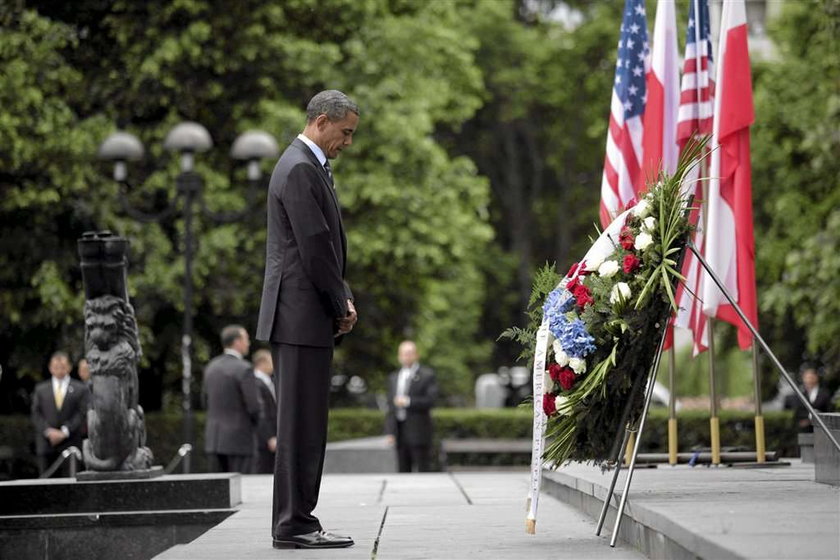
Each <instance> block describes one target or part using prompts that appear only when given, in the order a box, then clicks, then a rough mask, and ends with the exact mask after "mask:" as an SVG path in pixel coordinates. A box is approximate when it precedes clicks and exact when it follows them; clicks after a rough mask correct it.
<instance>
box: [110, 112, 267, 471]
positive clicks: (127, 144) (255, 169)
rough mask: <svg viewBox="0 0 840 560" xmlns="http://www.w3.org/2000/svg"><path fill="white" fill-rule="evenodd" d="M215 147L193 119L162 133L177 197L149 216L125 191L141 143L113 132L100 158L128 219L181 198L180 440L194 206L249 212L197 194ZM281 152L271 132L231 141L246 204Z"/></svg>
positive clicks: (170, 208)
mask: <svg viewBox="0 0 840 560" xmlns="http://www.w3.org/2000/svg"><path fill="white" fill-rule="evenodd" d="M212 146H213V141H212V139H211V138H210V134H209V133H208V132H207V129H206V128H204V127H203V126H202V125H200V124H198V123H195V122H182V123H180V124H178V125H176V126H175V128H173V129H172V130H171V131H169V134H167V135H166V139H165V140H164V143H163V147H164V148H165V149H166V150H168V151H171V152H176V153H178V154H180V156H181V171H180V173H179V174H178V176H177V177H176V179H175V186H176V191H175V196H174V197H173V198H171V199H170V201H169V204H168V205H167V207H166V208H165V209H163V210H162V211H160V212H157V213H154V214H150V213H147V212H142V211H139V210H137V209H135V208H132V207H131V205H130V204H129V202H128V200H127V197H126V196H125V194H126V193H125V191H126V190H127V188H128V187H129V185H128V182H127V177H128V173H127V167H126V162H128V161H137V160H139V159H142V157H143V152H144V150H143V144H142V143H141V142H140V140H138V139H137V137H135V136H134V135H132V134H129V133H127V132H115V133H113V134H111V135H110V136H109V137H108V138H106V139H105V141H104V142H103V143H102V144H101V145H100V147H99V152H98V157H99V159H102V160H107V161H113V162H114V180H115V181H117V182H118V183H120V185H121V188H120V197H119V198H120V203H121V205H122V208H123V210H124V211H125V212H126V214H128V215H129V216H131V217H132V218H134V219H136V220H139V221H142V222H147V223H148V222H159V221H161V220H164V219H166V218H168V217H170V216H172V215H173V214H174V213H175V211H176V210H177V203H178V199H179V198H180V199H182V200H183V205H182V212H183V218H184V249H183V253H184V286H183V288H184V320H183V335H182V337H181V366H182V374H181V393H182V408H183V439H184V443H189V444H190V445H192V443H193V434H192V426H193V421H192V396H191V384H192V334H193V305H192V304H193V278H192V274H193V256H194V254H195V246H194V238H193V216H194V210H193V205H194V203H195V202H196V201H200V202H201V211H202V213H203V214H205V215H206V216H208V217H209V218H210V219H212V220H214V221H217V222H230V221H234V220H237V219H240V218H242V217H243V216H244V215H245V213H247V211H248V210H249V208H246V209H245V210H244V211H242V212H238V213H232V214H231V213H227V214H213V213H212V212H209V211H208V210H207V208H206V207H205V206H204V201H203V199H202V198H201V195H202V193H203V191H204V179H203V178H202V176H201V175H200V174H198V173H197V172H195V171H194V163H195V154H196V153H200V152H205V151H207V150H209V149H210V148H211V147H212ZM278 154H279V149H278V147H277V142H276V141H275V139H274V137H272V136H271V135H270V134H268V133H266V132H262V131H257V130H252V131H248V132H245V133H243V134H241V135H240V136H239V137H237V139H236V140H235V141H234V143H233V147H232V148H231V153H230V155H231V157H232V158H234V159H238V160H243V161H246V162H247V165H248V180H249V182H250V184H251V188H250V189H249V196H248V199H249V206H250V205H251V204H252V203H253V200H254V193H255V191H256V187H257V185H258V183H259V180H260V175H261V173H260V164H259V162H260V160H261V159H263V158H276V157H277V155H278ZM183 464H184V467H183V472H184V473H189V472H190V460H189V455H187V456H185V457H184V461H183Z"/></svg>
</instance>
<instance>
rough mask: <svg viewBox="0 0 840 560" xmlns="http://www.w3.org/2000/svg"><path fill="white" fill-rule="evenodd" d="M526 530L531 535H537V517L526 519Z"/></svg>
mask: <svg viewBox="0 0 840 560" xmlns="http://www.w3.org/2000/svg"><path fill="white" fill-rule="evenodd" d="M525 532H526V533H528V534H529V535H536V534H537V520H536V519H526V520H525Z"/></svg>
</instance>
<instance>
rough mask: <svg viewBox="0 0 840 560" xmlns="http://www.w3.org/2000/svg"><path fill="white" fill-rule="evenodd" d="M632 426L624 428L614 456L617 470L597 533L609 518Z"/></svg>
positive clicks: (608, 491)
mask: <svg viewBox="0 0 840 560" xmlns="http://www.w3.org/2000/svg"><path fill="white" fill-rule="evenodd" d="M630 432H631V429H630V426H627V427H625V428H624V438H623V439H622V440H621V446H619V448H618V453H616V455H615V457H614V458H613V463H615V472H613V476H612V481H611V482H610V489H609V490H607V496H606V497H605V498H604V505H603V506H602V507H601V515H599V516H598V528H597V529H595V535H596V536H600V535H601V529H603V528H604V521H606V519H607V510H608V509H609V508H610V501H611V500H612V497H613V493H614V492H615V483H616V482H617V481H618V473H620V472H621V459H620V458H621V456H622V455H624V448H625V447H627V440H628V438H629V437H630Z"/></svg>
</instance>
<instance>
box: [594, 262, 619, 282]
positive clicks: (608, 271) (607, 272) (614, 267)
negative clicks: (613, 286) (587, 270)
mask: <svg viewBox="0 0 840 560" xmlns="http://www.w3.org/2000/svg"><path fill="white" fill-rule="evenodd" d="M619 270H621V267H620V266H619V265H618V261H604V263H603V264H602V265H601V266H599V267H598V274H599V275H601V276H602V277H603V278H611V277H612V276H615V274H616V272H618V271H619Z"/></svg>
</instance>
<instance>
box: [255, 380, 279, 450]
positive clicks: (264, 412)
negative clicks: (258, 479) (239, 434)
mask: <svg viewBox="0 0 840 560" xmlns="http://www.w3.org/2000/svg"><path fill="white" fill-rule="evenodd" d="M256 381H257V397H258V398H259V401H260V411H261V413H260V422H259V424H258V425H257V450H258V451H264V452H265V453H271V452H270V451H269V450H268V447H266V445H267V444H268V440H269V439H270V438H272V437H274V436H276V435H277V401H275V400H274V396H273V395H272V394H271V390H270V389H269V388H268V387H266V385H265V383H263V382H262V381H260V380H259V379H257V380H256ZM272 454H273V453H272Z"/></svg>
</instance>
